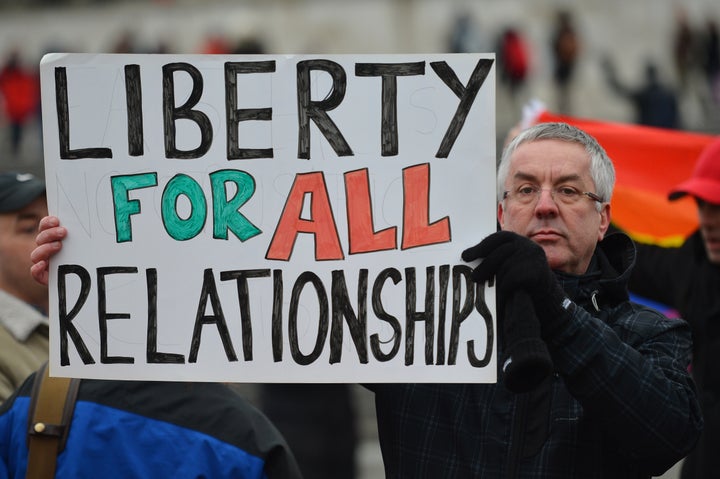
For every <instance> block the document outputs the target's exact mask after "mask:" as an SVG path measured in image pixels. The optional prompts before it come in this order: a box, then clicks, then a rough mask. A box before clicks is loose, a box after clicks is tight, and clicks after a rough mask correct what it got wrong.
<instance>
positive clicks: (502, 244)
mask: <svg viewBox="0 0 720 479" xmlns="http://www.w3.org/2000/svg"><path fill="white" fill-rule="evenodd" d="M462 258H463V260H465V261H475V260H477V259H482V262H481V263H480V264H479V265H478V266H477V267H476V268H475V269H474V270H473V273H472V279H473V280H474V281H476V282H480V283H484V282H485V281H488V280H489V279H490V278H492V277H493V276H494V277H495V283H496V285H495V287H496V290H497V296H498V303H500V304H499V309H500V310H501V311H502V310H503V306H504V304H505V303H506V302H507V300H509V299H512V297H513V294H514V293H515V292H516V291H525V292H527V294H529V295H530V299H531V300H532V303H533V305H534V306H535V311H536V313H537V317H538V319H539V320H540V327H541V333H542V337H543V338H544V339H546V340H547V339H549V338H551V337H552V336H553V335H554V334H555V333H556V331H557V330H558V329H559V328H561V327H562V326H563V325H564V324H565V322H566V321H568V320H569V318H570V313H569V312H568V311H567V309H566V307H565V306H564V304H565V301H566V300H567V295H566V294H565V291H563V289H562V288H561V287H560V284H559V283H558V281H557V279H556V278H555V274H554V273H553V272H552V270H551V269H550V265H549V264H548V262H547V257H546V256H545V251H543V249H542V248H541V247H540V245H538V244H537V243H535V242H533V241H532V240H530V239H528V238H526V237H525V236H521V235H519V234H517V233H513V232H511V231H499V232H497V233H493V234H491V235H490V236H488V237H487V238H485V239H484V240H482V241H481V242H480V243H478V244H477V245H475V246H473V247H472V248H468V249H466V250H465V251H463V254H462Z"/></svg>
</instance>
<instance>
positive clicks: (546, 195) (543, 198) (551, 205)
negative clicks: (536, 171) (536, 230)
mask: <svg viewBox="0 0 720 479" xmlns="http://www.w3.org/2000/svg"><path fill="white" fill-rule="evenodd" d="M557 210H558V205H557V203H555V197H554V196H553V191H552V190H551V189H541V190H540V191H539V192H538V199H537V203H535V214H537V215H541V216H544V215H547V214H555V213H557Z"/></svg>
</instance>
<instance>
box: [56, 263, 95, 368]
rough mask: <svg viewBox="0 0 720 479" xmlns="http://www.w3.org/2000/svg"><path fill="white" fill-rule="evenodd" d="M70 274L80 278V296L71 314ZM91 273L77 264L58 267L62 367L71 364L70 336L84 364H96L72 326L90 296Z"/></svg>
mask: <svg viewBox="0 0 720 479" xmlns="http://www.w3.org/2000/svg"><path fill="white" fill-rule="evenodd" d="M68 274H74V275H76V276H77V277H78V278H80V294H78V298H77V300H76V301H75V305H74V306H73V307H72V309H71V310H70V312H68V310H67V283H66V278H67V275H68ZM90 283H91V280H90V273H88V272H87V270H86V269H85V268H83V267H82V266H80V265H77V264H61V265H60V266H58V281H57V284H58V326H59V327H58V330H59V332H60V365H62V366H67V365H69V364H70V358H69V355H68V335H69V336H70V338H71V339H72V342H73V344H74V345H75V349H76V350H77V352H78V354H79V355H80V359H82V362H83V364H95V360H94V359H93V357H92V355H91V354H90V351H88V348H87V346H85V342H84V341H83V340H82V338H81V337H80V333H79V332H78V330H77V328H76V327H75V326H74V325H73V324H72V320H73V319H75V316H77V315H78V313H79V312H80V310H81V309H82V307H83V306H84V305H85V301H87V298H88V295H89V294H90Z"/></svg>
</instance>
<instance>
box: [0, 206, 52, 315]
mask: <svg viewBox="0 0 720 479" xmlns="http://www.w3.org/2000/svg"><path fill="white" fill-rule="evenodd" d="M47 214H48V211H47V201H46V200H45V196H44V195H43V196H40V197H39V198H37V199H35V200H34V201H33V202H32V203H30V204H29V205H27V206H26V207H25V208H23V209H21V210H19V211H13V212H10V213H0V289H2V290H5V291H6V292H8V293H10V294H12V295H13V296H16V297H18V298H20V299H22V300H23V301H25V302H27V303H30V304H32V305H35V306H38V307H41V308H44V309H45V308H47V301H48V299H47V287H46V286H43V285H41V284H39V283H37V282H36V281H35V280H34V279H33V278H32V276H31V275H30V266H31V265H32V261H30V253H31V252H32V250H33V249H34V248H35V246H36V245H35V235H37V231H38V223H39V222H40V219H41V218H42V217H44V216H47Z"/></svg>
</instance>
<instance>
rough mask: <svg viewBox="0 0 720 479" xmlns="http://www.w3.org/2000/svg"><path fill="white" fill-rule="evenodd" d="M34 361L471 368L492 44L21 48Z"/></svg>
mask: <svg viewBox="0 0 720 479" xmlns="http://www.w3.org/2000/svg"><path fill="white" fill-rule="evenodd" d="M41 81H42V108H43V132H44V148H45V173H46V178H47V192H48V206H49V210H50V212H51V214H54V215H57V216H59V218H60V220H61V222H62V224H63V225H64V226H66V227H67V228H68V230H69V235H68V237H67V239H66V241H65V242H64V246H63V250H62V251H61V253H60V254H58V255H57V256H56V257H55V258H54V259H53V261H52V264H51V267H50V303H51V308H50V309H51V310H50V321H51V337H50V343H51V346H50V364H51V372H52V374H53V375H61V376H75V377H97V378H109V379H112V378H121V379H156V380H190V381H235V382H277V381H282V382H357V381H360V382H410V381H413V382H415V381H418V382H493V381H495V380H496V378H495V354H496V351H495V342H496V335H495V326H494V312H495V302H494V290H493V289H491V288H486V287H483V286H478V287H476V285H475V284H474V283H473V282H472V281H471V280H470V272H471V267H472V265H468V264H465V263H463V262H462V260H461V259H460V253H461V251H462V250H463V249H465V248H467V247H469V246H472V245H474V244H475V243H477V242H478V241H479V240H480V239H481V238H483V237H484V236H486V235H487V234H489V233H491V232H492V231H494V230H495V227H496V219H495V218H496V200H495V198H496V187H495V125H494V116H495V100H494V97H495V84H494V58H493V56H492V55H479V54H478V55H314V56H301V55H277V56H272V55H262V56H215V55H107V54H101V55H90V54H50V55H47V56H45V57H44V59H43V61H42V63H41Z"/></svg>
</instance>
